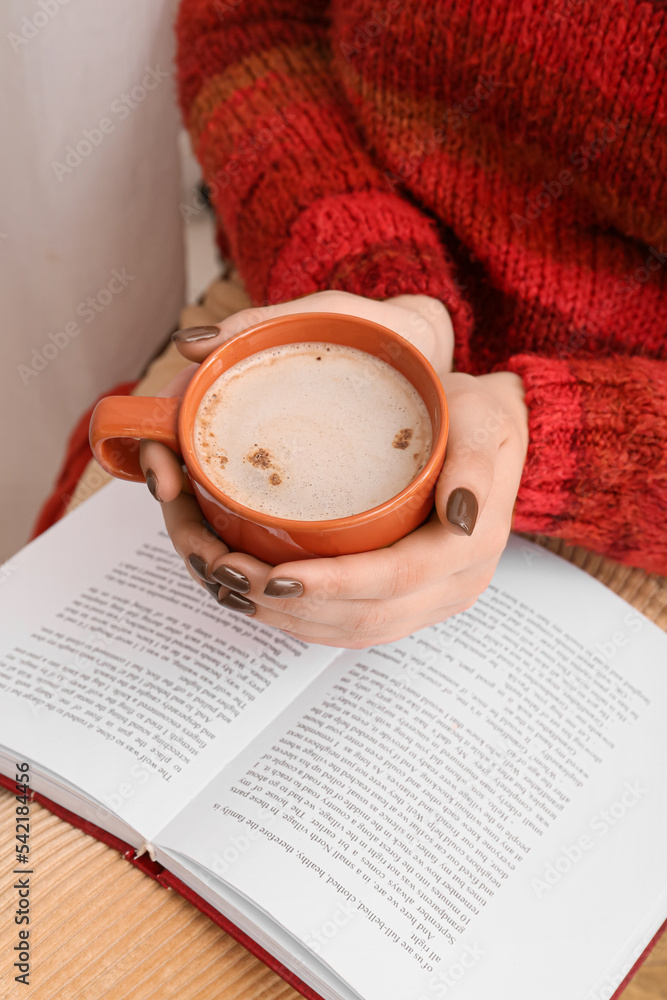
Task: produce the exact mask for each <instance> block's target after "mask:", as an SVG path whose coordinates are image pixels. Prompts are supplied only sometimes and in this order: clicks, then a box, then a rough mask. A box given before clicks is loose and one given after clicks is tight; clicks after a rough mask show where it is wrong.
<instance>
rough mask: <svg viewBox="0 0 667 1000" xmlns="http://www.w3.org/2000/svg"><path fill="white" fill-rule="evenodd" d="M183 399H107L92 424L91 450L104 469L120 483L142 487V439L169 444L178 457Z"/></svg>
mask: <svg viewBox="0 0 667 1000" xmlns="http://www.w3.org/2000/svg"><path fill="white" fill-rule="evenodd" d="M180 406H181V397H180V396H179V397H165V398H162V397H159V396H105V398H104V399H101V400H100V401H99V403H98V404H97V406H96V407H95V409H94V410H93V415H92V417H91V420H90V447H91V448H92V450H93V454H94V456H95V458H96V459H97V461H98V462H99V463H100V465H101V466H102V468H103V469H105V470H106V471H107V472H109V473H110V474H111V475H112V476H116V478H117V479H129V480H131V481H132V482H136V483H143V482H145V476H144V474H143V472H142V469H141V465H140V464H139V444H140V439H142V438H143V439H148V440H150V441H159V442H160V443H161V444H166V445H167V447H168V448H171V450H172V451H173V452H176V454H177V455H180V454H181V449H180V447H179V443H178V411H179V409H180Z"/></svg>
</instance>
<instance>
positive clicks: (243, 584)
mask: <svg viewBox="0 0 667 1000" xmlns="http://www.w3.org/2000/svg"><path fill="white" fill-rule="evenodd" d="M211 577H212V579H213V580H217V581H218V583H221V584H222V586H223V587H227V589H228V590H235V591H237V593H239V594H247V593H248V591H249V590H250V580H249V579H248V577H247V576H244V575H243V573H239V571H238V570H237V569H232V567H231V566H218V568H217V569H214V570H213V572H212V573H211Z"/></svg>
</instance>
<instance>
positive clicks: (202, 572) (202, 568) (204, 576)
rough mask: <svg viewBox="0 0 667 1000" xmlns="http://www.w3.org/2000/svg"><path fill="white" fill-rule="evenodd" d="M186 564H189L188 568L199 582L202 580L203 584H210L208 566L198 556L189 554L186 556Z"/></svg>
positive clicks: (193, 553)
mask: <svg viewBox="0 0 667 1000" xmlns="http://www.w3.org/2000/svg"><path fill="white" fill-rule="evenodd" d="M188 562H189V563H190V568H191V569H193V570H194V572H195V573H196V574H197V576H198V577H199V579H200V580H203V581H204V583H210V582H211V581H210V577H209V575H208V566H207V565H206V563H205V562H204V560H203V559H202V557H201V556H198V555H197V554H196V553H195V552H191V553H190V555H189V556H188Z"/></svg>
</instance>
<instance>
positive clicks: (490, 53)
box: [177, 0, 667, 573]
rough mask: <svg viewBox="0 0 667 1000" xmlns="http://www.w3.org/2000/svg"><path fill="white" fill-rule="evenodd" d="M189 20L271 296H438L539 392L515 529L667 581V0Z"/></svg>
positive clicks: (360, 5) (217, 143) (336, 7)
mask: <svg viewBox="0 0 667 1000" xmlns="http://www.w3.org/2000/svg"><path fill="white" fill-rule="evenodd" d="M177 34H178V79H179V87H180V100H181V106H182V110H183V115H184V118H185V121H186V123H187V126H188V128H189V131H190V134H191V137H192V142H193V144H194V148H195V151H196V153H197V156H198V158H199V160H200V162H201V164H202V167H203V171H204V175H205V177H206V179H207V180H208V182H209V185H210V187H211V189H212V197H213V202H214V205H215V208H216V211H217V214H218V218H219V220H220V227H221V231H222V234H223V235H222V237H221V238H222V240H224V245H225V246H226V247H228V249H229V251H230V253H231V256H232V257H233V259H234V260H235V262H236V263H237V265H238V267H239V269H240V271H241V274H242V276H243V278H244V279H245V281H246V285H247V288H248V290H249V293H250V294H251V296H252V297H253V300H254V301H255V302H256V303H258V304H264V303H267V302H278V301H284V300H287V299H293V298H298V297H299V296H302V295H306V294H308V293H309V292H314V291H317V290H320V289H324V288H337V289H344V290H346V291H350V292H356V293H357V294H360V295H365V296H367V297H369V298H378V299H379V298H386V297H388V296H392V295H398V294H401V293H410V292H412V293H416V292H421V293H425V294H427V295H431V296H435V297H437V298H439V299H441V300H442V301H443V302H444V303H445V304H446V305H447V307H448V309H449V311H450V314H451V316H452V320H453V323H454V328H455V333H456V358H455V360H456V365H457V367H458V368H459V369H460V370H463V371H467V372H471V373H472V374H480V373H483V372H488V371H490V370H492V369H494V368H501V369H510V370H511V371H514V372H517V373H519V374H520V375H521V376H522V378H523V381H524V384H525V388H526V400H527V403H528V406H529V411H530V446H529V451H528V456H527V460H526V466H525V470H524V475H523V479H522V483H521V488H520V491H519V495H518V499H517V504H516V510H515V518H514V527H515V529H516V530H519V531H537V532H544V533H546V534H550V535H558V536H562V537H564V538H566V539H568V540H569V541H571V542H573V543H580V544H583V545H586V546H588V547H589V548H593V549H595V550H598V551H600V552H603V553H605V554H606V555H609V556H612V557H613V558H615V559H618V560H620V561H622V562H627V563H630V564H632V565H639V566H643V567H645V568H646V569H648V570H651V571H657V572H662V573H667V448H666V445H667V346H666V340H667V338H666V332H667V318H666V311H665V304H666V296H665V292H666V289H667V211H666V208H667V142H666V134H667V10H666V9H665V4H664V3H662V2H661V0H643V2H640V0H586V2H583V0H524V2H523V3H517V2H516V0H458V2H456V0H332V2H331V3H330V4H329V3H325V2H324V0H181V6H180V12H179V17H178V22H177ZM196 210H197V208H196V206H192V207H191V209H190V207H188V206H186V207H185V208H184V214H185V215H188V214H189V212H190V211H192V212H195V211H196Z"/></svg>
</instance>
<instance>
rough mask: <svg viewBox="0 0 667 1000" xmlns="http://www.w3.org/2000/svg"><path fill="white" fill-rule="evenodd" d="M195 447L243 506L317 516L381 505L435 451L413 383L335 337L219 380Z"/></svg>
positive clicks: (248, 362)
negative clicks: (336, 341) (330, 342)
mask: <svg viewBox="0 0 667 1000" xmlns="http://www.w3.org/2000/svg"><path fill="white" fill-rule="evenodd" d="M195 451H196V454H197V458H198V459H199V462H200V464H201V466H202V468H203V469H204V471H205V472H206V474H207V476H208V477H209V478H210V479H211V481H212V482H213V483H215V485H216V486H217V487H218V488H219V489H220V490H222V492H223V493H226V494H227V495H228V496H230V497H233V498H234V499H235V500H237V501H238V502H239V503H241V504H243V505H244V506H246V507H250V508H251V509H253V510H257V511H262V512H264V513H268V514H272V515H273V516H274V517H282V518H290V519H293V520H300V521H319V520H329V519H331V518H337V517H345V516H348V515H350V514H357V513H360V512H361V511H364V510H370V509H371V508H372V507H377V506H378V505H379V504H381V503H384V501H385V500H389V499H390V498H391V497H393V496H396V494H397V493H400V492H401V490H403V489H404V488H405V487H406V486H407V485H408V484H409V483H410V482H411V481H412V480H413V479H414V478H415V476H416V475H417V474H418V473H419V472H420V471H421V469H422V468H423V467H424V465H425V464H426V462H427V460H428V458H429V456H430V453H431V421H430V419H429V416H428V412H427V410H426V406H425V405H424V402H423V400H422V398H421V397H420V395H419V393H418V392H417V391H416V389H415V388H414V386H413V385H412V384H411V383H410V382H409V381H408V380H407V379H406V378H405V377H404V376H403V375H401V373H400V372H397V371H396V370H395V369H394V368H392V367H391V366H390V365H388V364H387V363H386V362H385V361H382V360H380V359H379V358H375V357H373V356H372V355H370V354H367V353H366V352H365V351H360V350H357V349H356V348H351V347H342V346H338V345H335V344H324V343H309V344H288V345H286V346H283V347H276V348H271V349H269V350H266V351H260V352H259V353H258V354H255V355H253V356H252V357H250V358H246V359H245V360H243V361H240V362H239V363H238V364H236V365H234V366H233V367H232V368H230V369H229V371H227V372H225V373H224V374H222V375H221V376H220V378H218V379H217V381H216V382H214V383H213V385H212V386H211V388H210V389H209V390H208V391H207V393H206V394H205V396H204V398H203V399H202V402H201V404H200V406H199V410H198V412H197V420H196V425H195Z"/></svg>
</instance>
